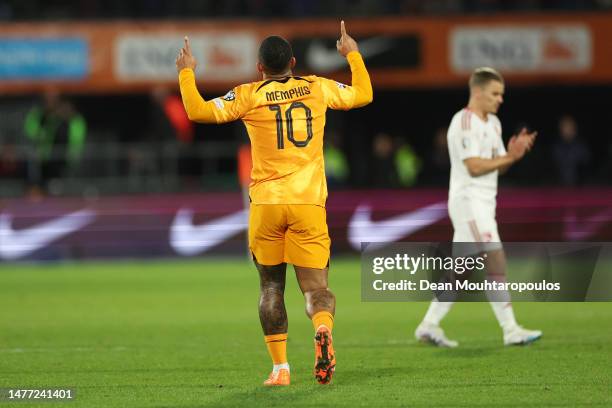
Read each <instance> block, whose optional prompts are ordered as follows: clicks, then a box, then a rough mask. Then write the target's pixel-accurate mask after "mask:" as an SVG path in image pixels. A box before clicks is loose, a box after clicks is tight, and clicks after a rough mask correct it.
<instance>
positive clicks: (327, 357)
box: [314, 326, 336, 384]
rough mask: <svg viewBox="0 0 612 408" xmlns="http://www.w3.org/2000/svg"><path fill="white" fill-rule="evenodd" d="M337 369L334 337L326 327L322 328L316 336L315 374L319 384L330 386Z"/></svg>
mask: <svg viewBox="0 0 612 408" xmlns="http://www.w3.org/2000/svg"><path fill="white" fill-rule="evenodd" d="M335 368H336V353H335V352H334V346H333V345H332V335H331V332H330V330H329V329H328V328H327V327H326V326H320V327H319V328H318V329H317V334H316V335H315V367H314V374H315V378H316V379H317V381H318V382H319V384H329V382H330V381H331V379H332V376H333V375H334V370H335Z"/></svg>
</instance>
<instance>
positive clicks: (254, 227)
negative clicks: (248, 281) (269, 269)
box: [249, 203, 331, 269]
mask: <svg viewBox="0 0 612 408" xmlns="http://www.w3.org/2000/svg"><path fill="white" fill-rule="evenodd" d="M330 245H331V240H330V239H329V234H328V232H327V217H326V212H325V208H324V207H320V206H318V205H312V204H253V203H251V209H250V213H249V248H250V249H251V252H252V253H253V255H254V256H255V259H257V262H259V264H261V265H278V264H281V263H283V262H286V263H290V264H293V265H295V266H303V267H306V268H316V269H323V268H325V267H327V265H328V263H329V247H330Z"/></svg>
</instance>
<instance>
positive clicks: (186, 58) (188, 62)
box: [175, 36, 198, 72]
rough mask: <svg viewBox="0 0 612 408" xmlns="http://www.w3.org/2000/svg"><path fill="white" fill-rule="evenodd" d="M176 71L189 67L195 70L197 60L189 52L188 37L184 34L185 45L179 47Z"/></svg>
mask: <svg viewBox="0 0 612 408" xmlns="http://www.w3.org/2000/svg"><path fill="white" fill-rule="evenodd" d="M175 63H176V71H177V72H181V70H182V69H185V68H191V69H192V70H194V71H195V69H196V65H198V62H197V61H196V59H195V58H194V56H193V55H192V54H191V45H190V44H189V37H187V36H185V45H184V46H183V48H181V51H180V52H179V55H178V57H176V61H175Z"/></svg>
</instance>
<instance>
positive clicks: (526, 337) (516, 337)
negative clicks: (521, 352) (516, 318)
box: [504, 325, 542, 346]
mask: <svg viewBox="0 0 612 408" xmlns="http://www.w3.org/2000/svg"><path fill="white" fill-rule="evenodd" d="M540 337H542V331H541V330H527V329H525V328H523V327H521V326H519V325H516V326H514V327H513V328H511V329H509V330H507V331H504V345H505V346H524V345H527V344H530V343H533V342H534V341H537V340H539V339H540Z"/></svg>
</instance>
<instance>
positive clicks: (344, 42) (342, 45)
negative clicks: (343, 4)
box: [336, 20, 359, 57]
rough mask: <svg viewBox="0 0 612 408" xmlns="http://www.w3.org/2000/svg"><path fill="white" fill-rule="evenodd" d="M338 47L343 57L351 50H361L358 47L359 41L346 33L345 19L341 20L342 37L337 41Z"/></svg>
mask: <svg viewBox="0 0 612 408" xmlns="http://www.w3.org/2000/svg"><path fill="white" fill-rule="evenodd" d="M336 48H337V49H338V52H339V53H340V55H342V56H343V57H346V56H347V54H348V53H349V52H351V51H359V47H357V42H356V41H355V40H354V39H353V37H351V36H350V35H348V34H347V33H346V28H345V27H344V20H342V21H341V22H340V39H338V41H336Z"/></svg>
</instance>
